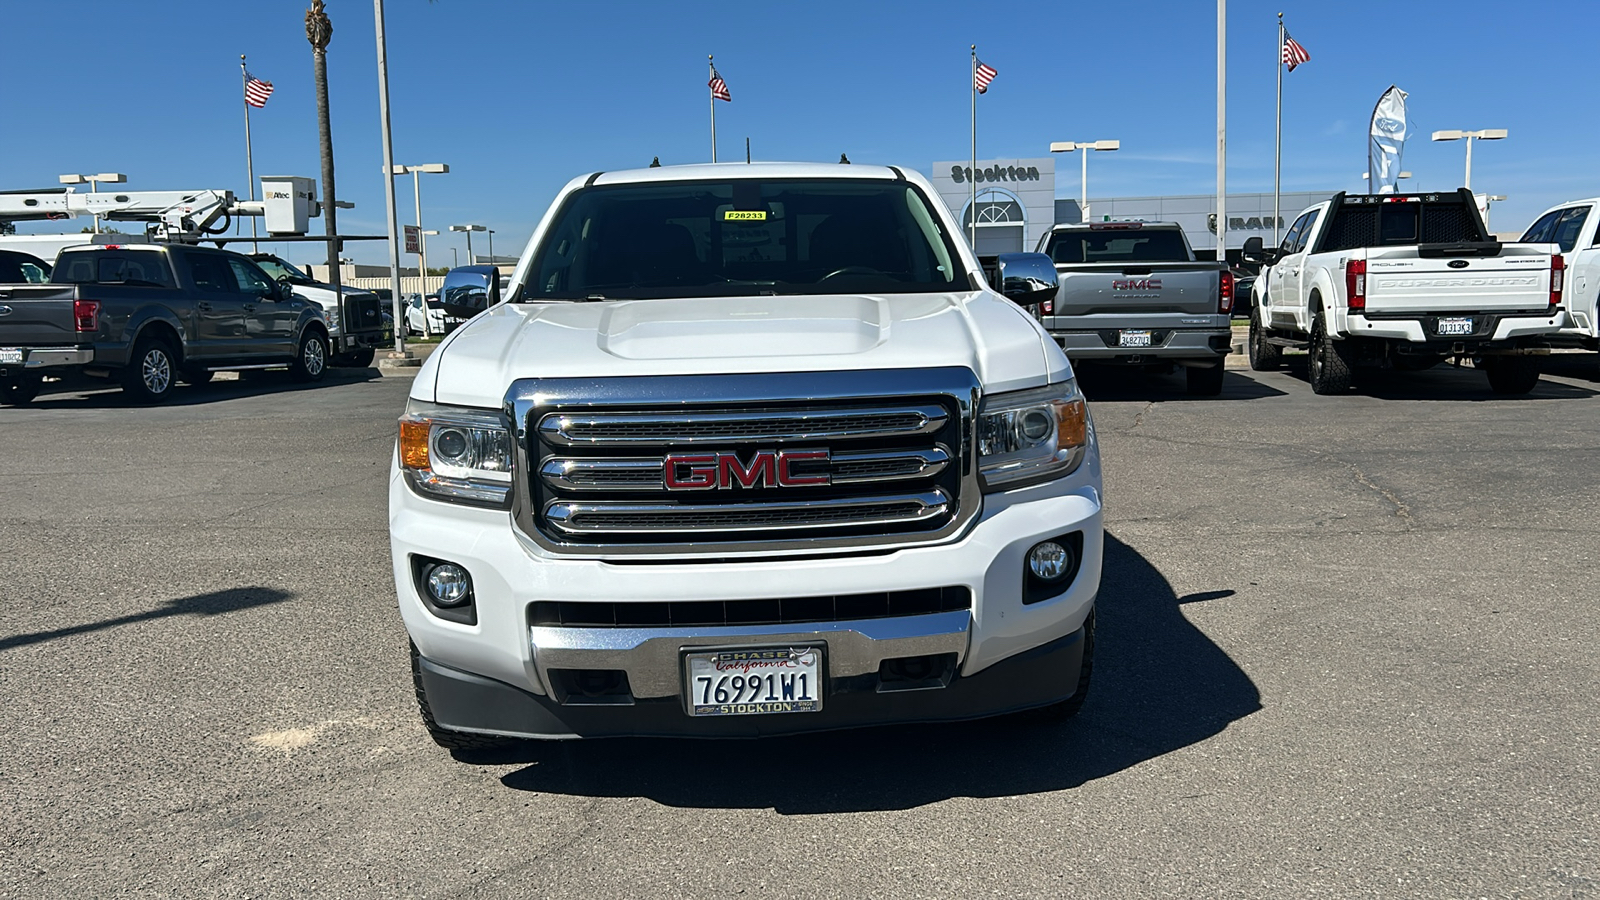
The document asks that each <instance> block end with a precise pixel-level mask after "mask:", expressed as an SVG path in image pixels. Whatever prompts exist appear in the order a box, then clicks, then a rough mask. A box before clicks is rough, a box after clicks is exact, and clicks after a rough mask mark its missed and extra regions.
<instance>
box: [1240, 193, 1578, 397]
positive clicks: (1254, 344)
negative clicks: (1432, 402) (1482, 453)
mask: <svg viewBox="0 0 1600 900" xmlns="http://www.w3.org/2000/svg"><path fill="white" fill-rule="evenodd" d="M1557 250H1558V248H1557V247H1556V246H1555V245H1553V244H1501V243H1499V242H1498V241H1496V240H1494V239H1493V238H1492V237H1490V236H1489V234H1488V232H1487V230H1486V229H1485V228H1484V226H1483V219H1482V218H1481V217H1480V216H1479V215H1478V206H1477V203H1476V202H1475V201H1474V200H1473V197H1472V193H1471V192H1470V191H1468V190H1466V189H1465V188H1462V189H1461V190H1459V191H1453V192H1448V193H1440V194H1375V195H1370V196H1347V195H1345V194H1335V195H1334V196H1333V199H1331V200H1328V201H1326V202H1324V203H1319V204H1317V205H1316V206H1313V207H1311V208H1310V209H1307V210H1306V211H1305V212H1303V213H1301V214H1300V217H1299V218H1298V219H1295V221H1294V224H1292V225H1290V226H1289V231H1288V233H1287V234H1286V235H1284V238H1283V244H1282V245H1281V246H1280V247H1278V248H1277V249H1275V250H1266V249H1264V248H1263V247H1262V246H1261V239H1260V238H1254V237H1253V238H1250V239H1249V240H1248V241H1246V242H1245V258H1246V259H1247V260H1248V261H1251V262H1259V263H1264V264H1266V265H1268V266H1270V268H1267V269H1266V270H1264V271H1263V272H1262V273H1261V276H1260V277H1259V278H1257V279H1256V284H1255V293H1256V303H1255V304H1254V308H1253V309H1251V311H1250V366H1251V367H1252V368H1254V369H1257V370H1267V369H1274V368H1277V367H1278V366H1279V365H1280V364H1281V362H1282V355H1283V351H1284V349H1285V348H1292V349H1304V350H1307V351H1308V352H1309V353H1310V355H1311V360H1310V366H1309V372H1310V376H1311V389H1312V390H1313V391H1315V392H1316V393H1318V394H1342V393H1346V392H1348V391H1349V390H1350V388H1351V386H1352V385H1355V384H1357V382H1358V380H1359V379H1360V378H1362V377H1366V376H1370V375H1371V374H1373V373H1376V372H1379V371H1381V370H1383V369H1401V370H1412V371H1416V370H1421V369H1426V368H1429V367H1431V366H1434V365H1437V364H1438V363H1440V362H1442V361H1443V360H1445V359H1447V358H1449V357H1456V358H1460V359H1470V360H1472V361H1473V363H1474V364H1475V365H1476V366H1478V367H1479V368H1482V369H1484V370H1485V372H1486V374H1487V375H1488V377H1489V386H1490V387H1491V388H1492V389H1493V390H1494V391H1495V392H1496V393H1501V394H1526V393H1528V392H1529V391H1531V390H1533V388H1534V385H1536V384H1538V382H1539V366H1538V362H1539V361H1538V359H1537V358H1536V357H1537V356H1538V355H1540V354H1547V353H1549V352H1550V351H1549V347H1550V345H1551V340H1552V338H1553V337H1554V336H1555V335H1556V334H1557V332H1559V331H1560V330H1561V328H1562V326H1563V324H1564V323H1565V321H1566V312H1565V310H1564V309H1563V308H1562V288H1563V282H1564V274H1565V273H1564V271H1563V270H1564V268H1565V263H1564V260H1563V259H1562V257H1561V254H1560V253H1559V252H1556V251H1557Z"/></svg>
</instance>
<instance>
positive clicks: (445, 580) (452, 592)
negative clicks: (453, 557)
mask: <svg viewBox="0 0 1600 900" xmlns="http://www.w3.org/2000/svg"><path fill="white" fill-rule="evenodd" d="M425 583H426V584H427V586H428V597H429V599H431V600H433V602H434V603H436V604H438V605H439V606H459V605H460V604H462V603H465V602H466V600H467V595H468V594H470V593H472V578H471V577H470V576H469V575H467V570H466V569H463V568H461V567H460V566H458V565H456V564H455V563H440V564H439V565H436V566H434V567H432V568H430V569H429V570H428V574H427V578H426V579H425Z"/></svg>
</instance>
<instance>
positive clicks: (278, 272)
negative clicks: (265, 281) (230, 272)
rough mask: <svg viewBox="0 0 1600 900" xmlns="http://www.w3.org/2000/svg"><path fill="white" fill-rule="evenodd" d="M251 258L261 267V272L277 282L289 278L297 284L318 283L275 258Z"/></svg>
mask: <svg viewBox="0 0 1600 900" xmlns="http://www.w3.org/2000/svg"><path fill="white" fill-rule="evenodd" d="M250 258H251V259H253V260H255V264H256V265H258V266H260V267H261V271H263V272H266V273H267V277H269V278H271V279H272V280H273V281H277V280H278V279H280V278H287V279H289V280H290V281H292V282H294V283H296V284H316V281H314V280H313V279H312V278H311V276H310V275H307V274H306V273H304V272H302V271H300V270H299V269H296V268H295V267H294V266H291V265H289V264H288V263H286V262H284V261H283V260H281V259H278V258H277V257H275V256H252V257H250Z"/></svg>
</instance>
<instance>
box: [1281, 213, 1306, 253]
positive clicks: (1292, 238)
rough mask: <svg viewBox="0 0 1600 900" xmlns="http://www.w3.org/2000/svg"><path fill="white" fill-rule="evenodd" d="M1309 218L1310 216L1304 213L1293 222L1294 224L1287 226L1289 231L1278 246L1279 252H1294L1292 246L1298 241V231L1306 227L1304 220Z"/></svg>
mask: <svg viewBox="0 0 1600 900" xmlns="http://www.w3.org/2000/svg"><path fill="white" fill-rule="evenodd" d="M1310 217H1311V214H1310V213H1306V214H1305V215H1303V216H1301V217H1300V218H1298V219H1295V220H1294V224H1293V225H1290V226H1289V231H1288V232H1287V233H1286V234H1284V236H1283V243H1281V244H1279V245H1278V249H1279V250H1282V251H1283V252H1284V253H1293V252H1294V245H1295V244H1296V243H1297V242H1298V241H1299V240H1300V231H1301V229H1303V228H1305V227H1306V219H1308V218H1310Z"/></svg>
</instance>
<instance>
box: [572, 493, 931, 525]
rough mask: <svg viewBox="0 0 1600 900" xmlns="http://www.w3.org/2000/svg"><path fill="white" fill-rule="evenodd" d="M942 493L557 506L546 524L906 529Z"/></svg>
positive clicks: (925, 517)
mask: <svg viewBox="0 0 1600 900" xmlns="http://www.w3.org/2000/svg"><path fill="white" fill-rule="evenodd" d="M949 506H950V498H948V497H946V496H945V494H944V492H943V491H938V490H935V491H927V492H923V493H917V494H900V495H887V496H885V495H878V496H873V497H860V498H846V499H833V500H801V501H784V502H775V503H723V504H714V505H688V504H676V503H628V502H607V501H593V502H580V501H572V500H556V501H553V502H551V503H550V504H548V505H547V506H545V509H544V514H545V521H547V522H549V523H550V526H551V527H552V528H555V529H557V530H559V531H562V532H565V533H567V534H586V533H599V534H615V533H619V532H621V533H629V534H662V535H669V534H683V533H693V534H710V533H720V532H738V531H787V530H789V529H822V528H847V527H857V526H878V525H907V524H913V523H917V522H923V521H926V520H928V519H933V518H936V517H939V516H943V515H945V513H946V512H947V511H948V510H949Z"/></svg>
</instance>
